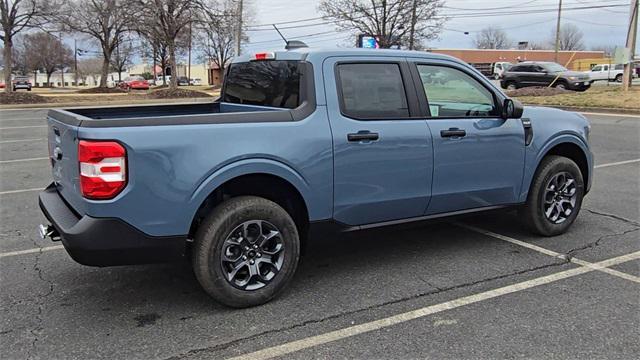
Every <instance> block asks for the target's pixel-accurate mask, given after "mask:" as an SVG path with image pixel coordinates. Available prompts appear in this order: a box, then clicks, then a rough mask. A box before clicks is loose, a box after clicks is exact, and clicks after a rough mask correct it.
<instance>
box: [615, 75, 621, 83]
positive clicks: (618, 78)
mask: <svg viewBox="0 0 640 360" xmlns="http://www.w3.org/2000/svg"><path fill="white" fill-rule="evenodd" d="M615 81H616V82H619V83H621V82H622V74H618V75H616V78H615Z"/></svg>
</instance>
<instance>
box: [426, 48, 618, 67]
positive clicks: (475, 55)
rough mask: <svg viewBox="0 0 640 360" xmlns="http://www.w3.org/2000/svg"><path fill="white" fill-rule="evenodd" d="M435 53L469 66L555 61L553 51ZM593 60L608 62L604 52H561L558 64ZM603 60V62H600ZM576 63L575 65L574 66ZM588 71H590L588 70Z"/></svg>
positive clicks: (447, 51)
mask: <svg viewBox="0 0 640 360" xmlns="http://www.w3.org/2000/svg"><path fill="white" fill-rule="evenodd" d="M429 51H430V52H433V53H438V54H446V55H451V56H453V57H457V58H458V59H461V60H462V61H465V62H467V63H469V64H486V63H495V62H498V61H508V62H510V63H517V62H521V61H555V51H553V50H502V49H497V50H494V49H431V50H429ZM583 59H584V60H587V59H588V60H592V61H594V62H595V63H602V62H603V61H604V62H606V61H608V59H606V61H605V60H604V59H605V54H604V51H560V52H559V53H558V63H560V64H561V65H565V66H566V67H567V68H569V69H573V68H574V65H578V64H579V63H580V62H576V60H583ZM599 59H601V60H599ZM574 63H575V64H574ZM586 70H588V69H586Z"/></svg>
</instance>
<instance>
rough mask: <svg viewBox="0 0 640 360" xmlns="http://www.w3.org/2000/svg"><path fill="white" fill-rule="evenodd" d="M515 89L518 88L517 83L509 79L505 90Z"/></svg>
mask: <svg viewBox="0 0 640 360" xmlns="http://www.w3.org/2000/svg"><path fill="white" fill-rule="evenodd" d="M516 89H518V84H516V83H515V82H513V81H509V82H508V83H507V90H516Z"/></svg>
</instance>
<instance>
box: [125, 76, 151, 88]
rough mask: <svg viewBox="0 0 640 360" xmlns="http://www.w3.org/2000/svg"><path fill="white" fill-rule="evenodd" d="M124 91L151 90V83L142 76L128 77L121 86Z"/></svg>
mask: <svg viewBox="0 0 640 360" xmlns="http://www.w3.org/2000/svg"><path fill="white" fill-rule="evenodd" d="M119 86H120V88H121V89H124V90H127V91H128V90H149V82H148V81H147V80H145V79H144V78H143V77H142V76H128V77H127V78H125V79H124V81H123V82H122V83H120V84H119Z"/></svg>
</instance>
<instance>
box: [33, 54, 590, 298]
mask: <svg viewBox="0 0 640 360" xmlns="http://www.w3.org/2000/svg"><path fill="white" fill-rule="evenodd" d="M48 126H49V135H48V138H49V152H50V157H51V165H52V172H53V183H52V184H51V185H49V186H48V187H47V188H46V189H45V190H44V191H43V192H42V193H41V194H40V198H39V201H40V207H41V209H42V211H43V213H44V215H45V216H46V218H47V219H48V221H49V222H50V224H51V225H49V224H45V225H41V226H40V231H41V234H42V235H43V237H49V238H51V239H53V240H61V241H62V243H63V244H64V247H65V248H66V250H67V252H68V253H69V255H70V256H71V257H72V258H73V259H74V260H76V261H77V262H79V263H81V264H86V265H92V266H112V265H126V264H141V263H153V262H164V261H171V260H176V259H189V260H190V261H191V262H192V264H193V269H194V271H195V274H196V276H197V278H198V280H199V281H200V283H201V284H202V286H203V288H204V289H205V290H206V292H207V293H209V294H210V295H211V296H212V297H213V298H214V299H215V300H217V301H219V302H221V303H223V304H226V305H229V306H233V307H246V306H252V305H257V304H261V303H264V302H266V301H269V300H270V299H272V298H273V297H275V296H276V295H277V294H279V293H280V292H281V291H282V290H283V289H284V288H285V287H286V285H287V284H288V283H289V282H290V281H291V279H292V277H293V274H294V272H295V270H296V267H297V264H298V260H299V257H300V253H301V248H302V247H303V246H304V244H305V242H307V241H308V238H309V235H310V234H318V233H322V234H326V233H327V230H329V231H343V232H344V231H357V230H361V229H372V228H377V227H382V226H389V225H397V224H402V223H407V222H414V221H423V220H430V219H434V218H441V217H446V216H453V215H459V214H466V213H472V212H478V211H485V210H491V209H497V208H507V207H513V208H517V209H518V210H519V212H520V215H519V216H520V218H521V219H522V221H523V223H524V224H525V225H526V226H527V227H528V228H530V229H531V230H532V231H533V232H535V233H537V234H541V235H544V236H553V235H557V234H561V233H563V232H565V231H566V230H567V229H568V227H569V226H571V224H572V223H573V221H574V220H575V218H576V216H577V215H578V212H579V210H580V206H581V203H582V199H583V196H584V195H585V194H586V193H587V192H588V191H589V187H590V183H591V180H592V178H593V176H592V169H593V156H592V154H591V151H590V149H589V132H590V125H589V123H588V121H587V120H586V119H585V118H584V117H583V116H581V115H579V114H576V113H572V112H566V111H561V110H556V109H549V108H541V107H527V108H526V109H523V106H522V105H521V104H520V103H519V102H517V101H515V100H512V99H509V98H507V97H506V96H505V95H504V94H503V93H502V92H501V91H500V90H499V89H498V88H496V87H495V86H494V85H493V84H492V83H491V82H489V81H488V80H487V79H485V77H484V76H482V74H480V73H479V72H477V71H476V70H475V69H473V68H472V67H470V66H469V65H467V64H465V63H462V62H461V61H459V60H457V59H454V58H451V57H447V56H442V55H436V54H430V53H424V52H409V51H400V50H346V49H343V50H315V49H310V48H299V49H294V50H288V51H284V50H283V51H276V52H265V53H256V54H251V55H245V56H242V57H239V58H237V59H235V60H234V61H233V63H232V64H231V65H230V67H229V68H228V70H227V74H226V77H225V82H224V86H223V88H222V93H221V97H220V98H219V99H218V100H217V101H214V102H211V103H199V104H182V105H146V106H127V107H101V108H75V109H66V110H61V109H56V110H51V111H50V112H49V114H48Z"/></svg>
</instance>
